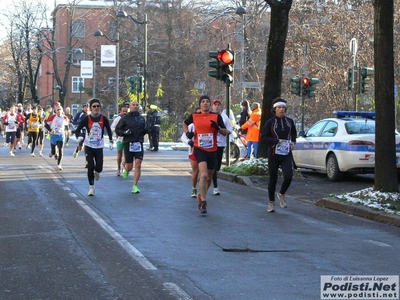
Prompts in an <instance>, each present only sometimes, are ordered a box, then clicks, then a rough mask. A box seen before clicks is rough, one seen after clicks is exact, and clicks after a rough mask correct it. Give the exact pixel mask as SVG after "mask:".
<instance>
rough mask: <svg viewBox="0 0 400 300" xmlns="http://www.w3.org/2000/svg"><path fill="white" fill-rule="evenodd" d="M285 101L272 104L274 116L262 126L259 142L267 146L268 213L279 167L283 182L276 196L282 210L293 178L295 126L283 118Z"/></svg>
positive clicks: (272, 200) (289, 119) (272, 202)
mask: <svg viewBox="0 0 400 300" xmlns="http://www.w3.org/2000/svg"><path fill="white" fill-rule="evenodd" d="M286 103H287V102H286V100H284V99H283V98H280V97H278V98H275V99H274V101H273V102H272V112H273V113H274V114H275V116H273V117H272V118H270V119H269V120H268V121H267V122H266V123H265V124H264V126H263V128H262V132H261V141H262V142H263V143H266V144H267V146H268V169H269V183H268V197H269V204H268V212H274V211H275V191H276V184H277V182H278V169H279V167H281V169H282V173H283V182H282V185H281V187H280V190H279V192H278V193H277V194H276V196H277V197H278V199H279V204H280V206H281V207H282V208H286V207H287V203H286V198H285V194H286V191H287V190H288V188H289V186H290V184H291V182H292V178H293V169H294V164H293V156H292V150H293V149H294V147H295V145H296V136H297V132H296V126H295V124H294V121H293V119H291V118H288V117H286V116H285V113H286V110H287V108H286Z"/></svg>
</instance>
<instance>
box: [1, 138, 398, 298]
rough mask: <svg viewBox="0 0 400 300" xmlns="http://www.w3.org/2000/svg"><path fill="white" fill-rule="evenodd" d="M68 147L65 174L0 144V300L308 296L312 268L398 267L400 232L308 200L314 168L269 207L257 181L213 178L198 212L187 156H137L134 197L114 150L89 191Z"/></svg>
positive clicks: (314, 293)
mask: <svg viewBox="0 0 400 300" xmlns="http://www.w3.org/2000/svg"><path fill="white" fill-rule="evenodd" d="M0 142H1V140H0ZM71 144H72V143H71ZM72 148H73V147H72V146H71V147H70V148H67V149H66V150H65V154H66V156H65V159H64V163H63V165H64V170H63V171H57V170H56V163H55V161H54V159H50V158H49V157H44V158H39V157H35V158H31V157H29V153H28V150H20V151H17V154H16V156H15V157H13V158H11V157H10V156H8V155H7V154H8V151H7V149H5V148H4V147H1V148H0V191H1V195H0V268H1V273H0V277H1V278H0V279H1V280H0V287H1V289H0V299H188V300H189V299H229V300H235V299H255V300H257V299H267V300H273V299H279V300H286V299H287V300H293V299H297V300H302V299H304V300H310V299H320V278H321V277H320V276H321V275H331V274H336V275H339V274H340V275H346V274H354V275H372V274H377V275H378V274H379V275H384V274H386V275H398V274H399V273H400V272H399V271H400V269H399V266H400V258H399V256H398V249H399V248H400V239H399V236H400V230H399V228H397V227H392V226H390V225H386V224H380V223H376V222H373V221H368V220H364V219H362V218H357V217H353V216H350V215H347V214H343V213H340V212H335V211H331V210H328V209H324V208H321V207H317V206H315V205H314V204H313V201H314V200H313V199H314V198H313V197H314V194H315V193H316V192H315V190H316V189H317V187H316V185H315V184H314V182H315V181H317V183H318V184H317V186H318V187H319V189H321V190H322V191H320V192H321V193H328V194H329V193H331V192H335V191H336V188H335V191H332V190H331V189H330V187H331V185H330V184H328V183H327V184H322V183H320V182H318V177H314V175H310V176H313V177H312V178H317V179H312V180H309V181H308V182H305V181H299V183H297V181H296V182H294V184H293V186H292V188H291V190H290V193H288V208H287V209H279V208H277V211H276V213H274V214H268V213H267V212H266V209H267V201H266V192H265V190H264V189H263V188H262V187H261V188H255V187H247V186H242V185H238V184H234V183H231V182H227V181H224V180H219V185H220V190H221V195H220V196H213V195H211V193H209V195H208V203H209V206H208V211H209V212H208V214H207V216H201V215H199V213H198V211H197V205H196V200H194V199H192V198H190V197H189V195H190V191H191V187H190V173H189V171H190V168H189V163H188V161H187V153H186V152H181V151H167V150H161V151H159V152H157V153H154V152H152V153H148V152H146V154H145V160H144V163H143V171H142V178H141V180H140V183H139V187H140V189H141V193H140V194H132V193H131V185H132V180H133V177H132V174H131V175H130V177H129V178H128V179H126V180H124V179H123V178H121V177H117V176H115V166H116V164H115V154H116V152H115V150H114V151H113V152H112V151H110V150H104V152H105V155H106V157H105V166H104V171H103V172H102V173H101V176H100V180H99V181H98V182H96V196H94V197H88V196H87V191H88V183H87V179H86V170H85V168H84V158H83V156H82V155H80V156H79V157H78V158H76V159H74V158H72ZM45 153H48V148H47V150H46V151H45ZM297 184H298V185H299V186H298V187H296V185H297ZM359 185H360V186H362V185H371V181H370V180H369V179H360V183H359ZM351 186H352V187H354V189H358V184H357V182H354V183H353V184H352V185H351ZM337 188H338V190H340V187H339V186H338V187H337ZM346 189H347V188H346ZM299 197H305V199H304V200H301V201H298V200H299V199H298V198H299Z"/></svg>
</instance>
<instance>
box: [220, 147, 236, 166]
mask: <svg viewBox="0 0 400 300" xmlns="http://www.w3.org/2000/svg"><path fill="white" fill-rule="evenodd" d="M229 151H230V156H229V163H230V164H234V163H236V162H237V161H238V160H239V157H240V149H239V147H238V145H236V144H235V143H230V145H229ZM225 156H226V155H225V150H224V154H223V155H222V164H224V165H226V157H225Z"/></svg>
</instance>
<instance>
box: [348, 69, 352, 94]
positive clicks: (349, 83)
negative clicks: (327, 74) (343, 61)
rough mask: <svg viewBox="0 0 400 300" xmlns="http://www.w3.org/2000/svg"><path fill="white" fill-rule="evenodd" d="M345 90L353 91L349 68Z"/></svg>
mask: <svg viewBox="0 0 400 300" xmlns="http://www.w3.org/2000/svg"><path fill="white" fill-rule="evenodd" d="M347 89H348V90H349V91H351V90H352V89H353V68H350V69H349V72H348V73H347Z"/></svg>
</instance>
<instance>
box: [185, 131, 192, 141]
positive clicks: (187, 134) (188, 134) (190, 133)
mask: <svg viewBox="0 0 400 300" xmlns="http://www.w3.org/2000/svg"><path fill="white" fill-rule="evenodd" d="M186 136H187V138H188V139H189V140H191V139H192V138H193V137H194V132H191V131H188V132H186Z"/></svg>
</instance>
